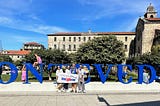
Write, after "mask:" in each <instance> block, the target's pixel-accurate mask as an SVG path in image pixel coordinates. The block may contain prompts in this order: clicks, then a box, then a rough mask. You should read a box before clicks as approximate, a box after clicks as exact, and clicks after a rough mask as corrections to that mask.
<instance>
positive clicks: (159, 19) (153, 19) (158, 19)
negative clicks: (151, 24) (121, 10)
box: [145, 18, 160, 21]
mask: <svg viewBox="0 0 160 106" xmlns="http://www.w3.org/2000/svg"><path fill="white" fill-rule="evenodd" d="M145 19H146V20H149V21H160V18H145Z"/></svg>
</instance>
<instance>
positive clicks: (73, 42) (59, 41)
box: [48, 30, 135, 57]
mask: <svg viewBox="0 0 160 106" xmlns="http://www.w3.org/2000/svg"><path fill="white" fill-rule="evenodd" d="M104 35H105V36H109V35H115V36H116V37H117V39H118V40H120V41H122V42H123V43H124V48H125V53H126V56H127V57H128V54H129V48H130V42H131V41H132V40H134V38H135V32H91V30H89V31H88V32H75V33H74V32H66V33H55V34H48V48H49V49H60V50H64V51H66V52H69V53H71V52H76V51H77V49H78V48H79V46H80V45H81V44H82V43H85V42H87V41H88V40H91V39H93V38H95V37H101V36H104Z"/></svg>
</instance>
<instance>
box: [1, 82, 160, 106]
mask: <svg viewBox="0 0 160 106" xmlns="http://www.w3.org/2000/svg"><path fill="white" fill-rule="evenodd" d="M3 105H5V106H35V105H36V106H109V105H114V106H121V105H124V106H159V105H160V84H159V83H157V82H154V83H151V84H148V85H147V84H136V83H135V82H133V83H131V84H127V85H126V84H122V83H119V82H106V83H105V84H102V83H101V82H91V83H89V84H86V93H70V92H66V93H65V92H61V93H58V92H56V84H54V83H53V82H43V83H42V84H40V83H39V82H31V84H22V82H13V83H11V84H7V85H2V84H0V106H3Z"/></svg>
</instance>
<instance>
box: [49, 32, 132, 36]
mask: <svg viewBox="0 0 160 106" xmlns="http://www.w3.org/2000/svg"><path fill="white" fill-rule="evenodd" d="M85 33H86V34H89V32H60V33H55V34H48V36H58V35H59V36H64V35H81V34H85ZM90 34H96V35H135V32H90Z"/></svg>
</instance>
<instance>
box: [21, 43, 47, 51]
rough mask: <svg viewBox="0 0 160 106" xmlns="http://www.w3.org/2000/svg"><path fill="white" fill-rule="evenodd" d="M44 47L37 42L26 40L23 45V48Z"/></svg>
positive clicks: (34, 48)
mask: <svg viewBox="0 0 160 106" xmlns="http://www.w3.org/2000/svg"><path fill="white" fill-rule="evenodd" d="M36 49H45V47H44V45H42V44H39V43H37V42H27V43H24V45H23V50H36Z"/></svg>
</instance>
